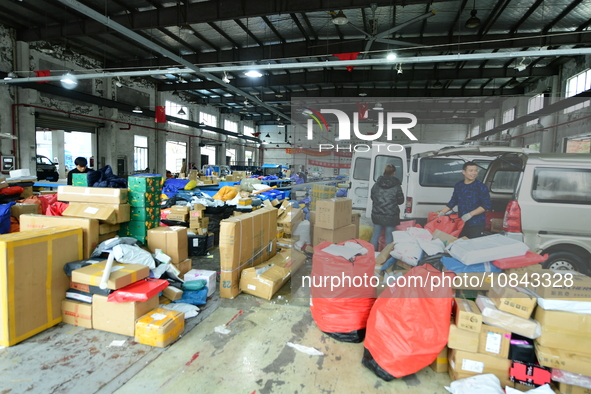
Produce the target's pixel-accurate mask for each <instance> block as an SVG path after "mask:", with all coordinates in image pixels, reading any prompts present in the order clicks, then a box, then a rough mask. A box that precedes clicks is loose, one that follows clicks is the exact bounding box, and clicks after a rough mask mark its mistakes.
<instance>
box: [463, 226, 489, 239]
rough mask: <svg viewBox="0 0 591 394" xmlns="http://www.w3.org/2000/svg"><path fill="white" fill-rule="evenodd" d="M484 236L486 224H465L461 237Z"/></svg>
mask: <svg viewBox="0 0 591 394" xmlns="http://www.w3.org/2000/svg"><path fill="white" fill-rule="evenodd" d="M482 236H484V224H481V225H476V226H464V228H463V229H462V233H461V234H460V238H461V237H468V238H470V239H472V238H478V237H482Z"/></svg>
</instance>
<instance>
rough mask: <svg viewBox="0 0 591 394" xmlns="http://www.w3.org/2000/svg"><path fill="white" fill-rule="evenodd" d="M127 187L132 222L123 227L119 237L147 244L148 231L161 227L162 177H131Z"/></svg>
mask: <svg viewBox="0 0 591 394" xmlns="http://www.w3.org/2000/svg"><path fill="white" fill-rule="evenodd" d="M127 185H128V188H129V204H130V205H131V215H130V219H131V220H130V221H129V223H125V224H123V225H122V226H121V229H120V230H119V236H121V237H133V238H135V239H137V240H138V241H140V242H142V243H143V244H145V243H146V236H147V234H148V230H150V229H152V228H155V227H158V226H159V225H160V201H161V200H160V199H161V197H160V196H161V193H162V177H161V176H159V175H138V176H130V177H129V178H128V184H127Z"/></svg>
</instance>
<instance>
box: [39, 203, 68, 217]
mask: <svg viewBox="0 0 591 394" xmlns="http://www.w3.org/2000/svg"><path fill="white" fill-rule="evenodd" d="M68 205H70V204H68V203H65V202H60V201H56V202H54V203H53V204H50V205H48V206H47V209H46V210H45V215H47V216H63V215H62V213H64V211H65V210H66V208H68Z"/></svg>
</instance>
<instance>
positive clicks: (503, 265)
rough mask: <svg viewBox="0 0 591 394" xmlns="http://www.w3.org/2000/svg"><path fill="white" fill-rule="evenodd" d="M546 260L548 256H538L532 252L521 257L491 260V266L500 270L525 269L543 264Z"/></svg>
mask: <svg viewBox="0 0 591 394" xmlns="http://www.w3.org/2000/svg"><path fill="white" fill-rule="evenodd" d="M546 260H548V254H547V253H546V254H544V255H539V254H537V253H534V252H532V251H529V250H528V251H527V253H526V254H524V255H523V256H515V257H507V258H505V259H499V260H493V261H491V263H492V265H494V266H495V267H498V268H500V269H503V270H506V269H509V268H519V267H527V266H528V265H534V264H538V263H543V262H544V261H546Z"/></svg>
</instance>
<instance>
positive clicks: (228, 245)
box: [220, 208, 277, 298]
mask: <svg viewBox="0 0 591 394" xmlns="http://www.w3.org/2000/svg"><path fill="white" fill-rule="evenodd" d="M276 236H277V211H276V209H275V208H261V209H258V210H256V211H254V212H250V213H245V214H243V215H240V216H235V217H231V218H228V219H225V220H222V222H221V225H220V268H221V274H220V281H221V282H220V297H222V298H234V297H236V296H237V295H238V294H240V288H239V281H240V274H241V273H242V270H243V269H245V268H248V267H252V266H254V265H258V264H262V263H264V262H265V261H267V260H269V258H271V257H273V256H274V255H275V252H276V245H275V238H276Z"/></svg>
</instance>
